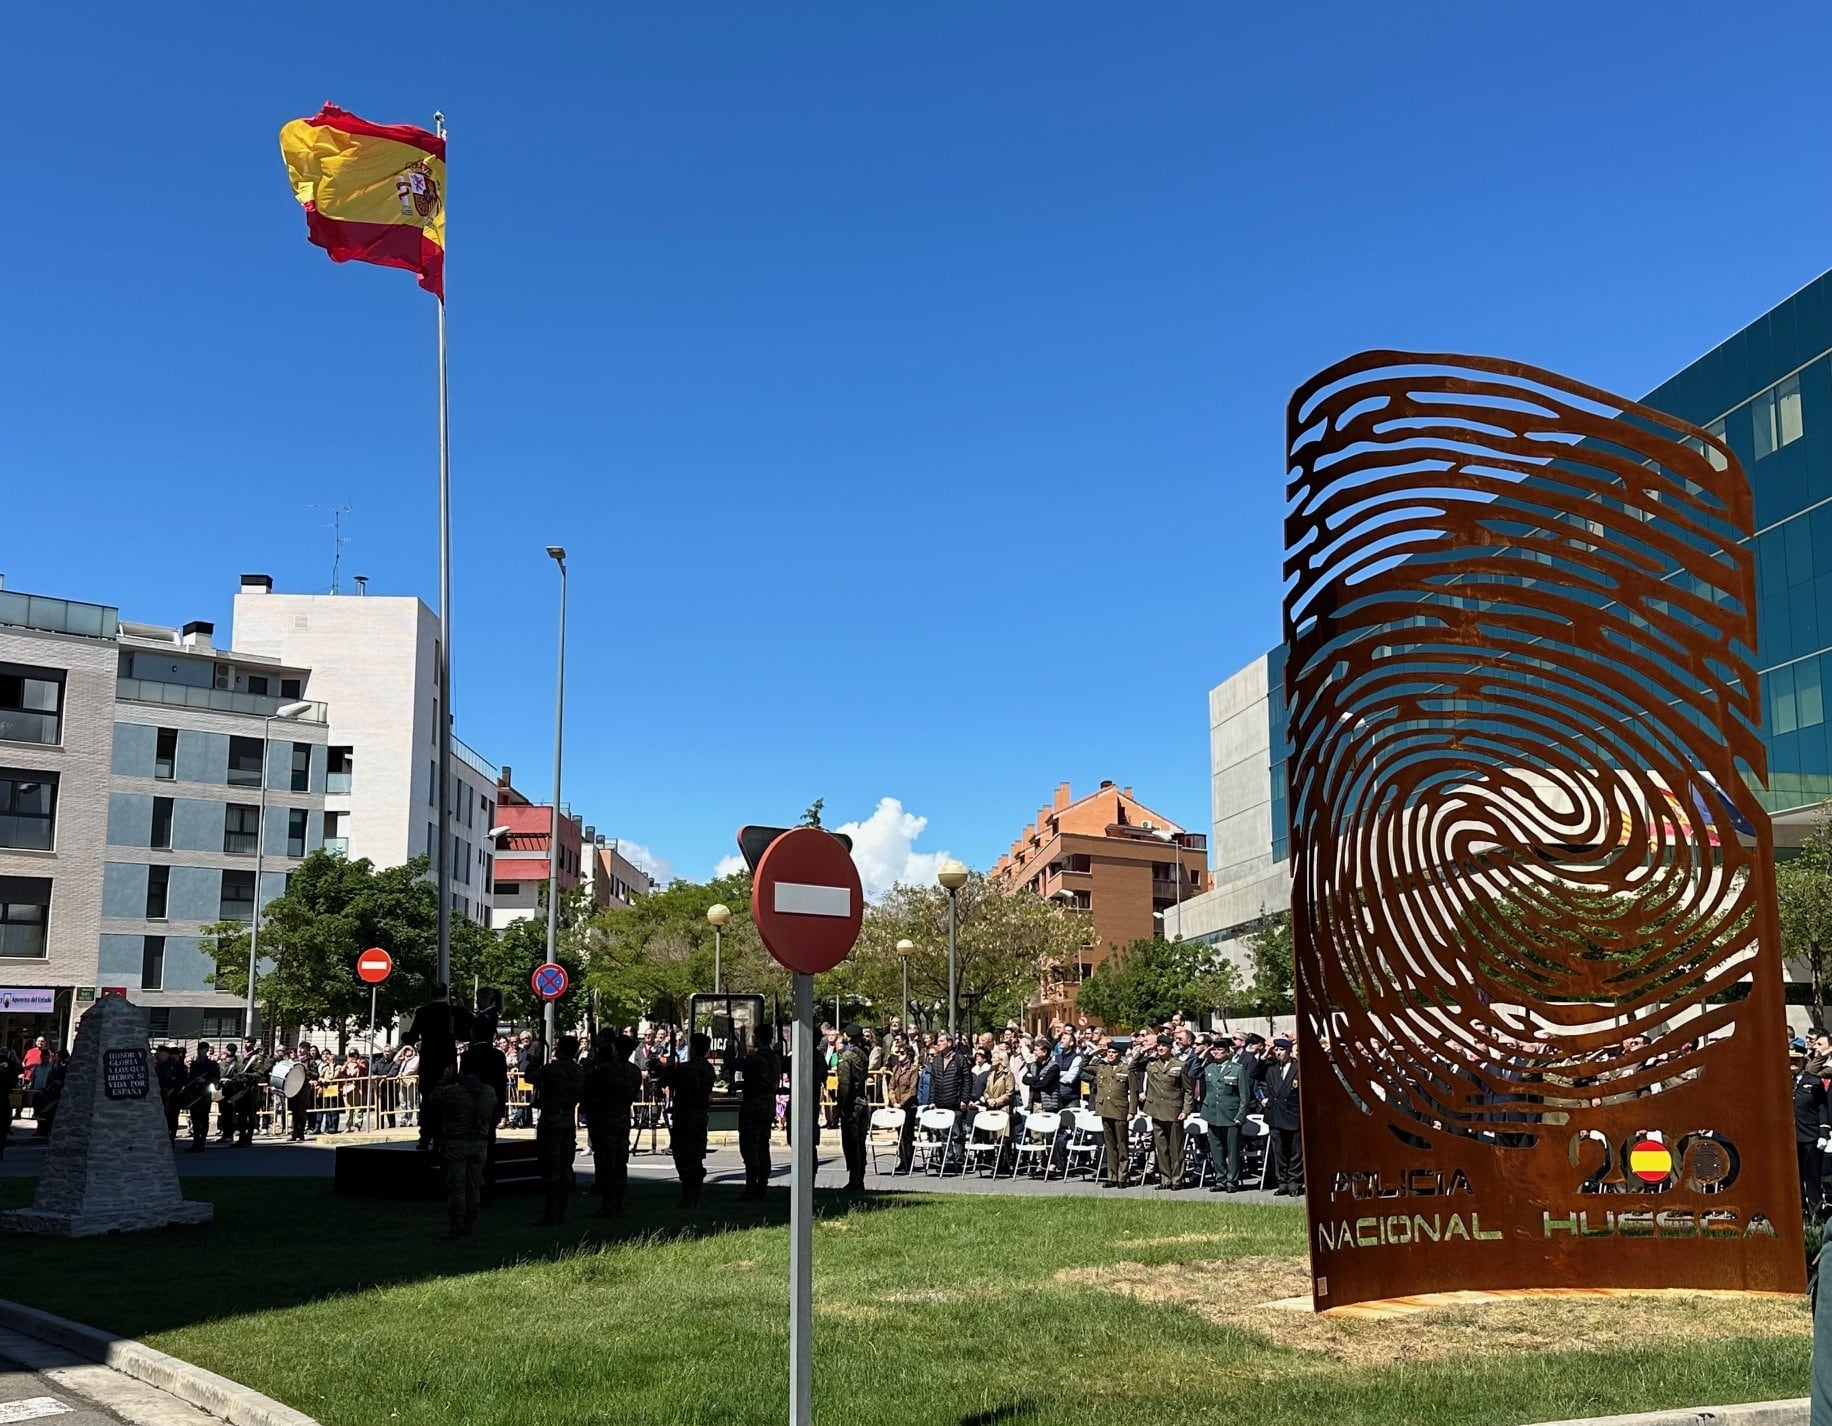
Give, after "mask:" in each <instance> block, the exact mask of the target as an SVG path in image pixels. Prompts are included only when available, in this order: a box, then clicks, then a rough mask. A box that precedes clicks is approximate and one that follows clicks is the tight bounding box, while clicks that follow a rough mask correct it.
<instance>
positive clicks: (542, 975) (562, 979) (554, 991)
mask: <svg viewBox="0 0 1832 1426" xmlns="http://www.w3.org/2000/svg"><path fill="white" fill-rule="evenodd" d="M528 984H530V985H532V986H533V987H534V993H535V994H536V995H538V996H540V997H541V999H543V1000H558V999H559V998H560V997H561V996H562V995H564V994H566V987H567V986H569V985H571V984H572V981H571V979H570V978H569V977H568V976H567V974H566V967H565V966H561V965H552V966H536V967H535V971H534V974H533V975H531V976H529V977H528Z"/></svg>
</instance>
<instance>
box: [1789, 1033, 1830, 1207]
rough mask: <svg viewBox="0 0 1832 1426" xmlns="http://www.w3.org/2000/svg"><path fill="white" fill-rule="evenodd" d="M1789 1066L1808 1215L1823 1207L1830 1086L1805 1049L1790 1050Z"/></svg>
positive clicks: (1797, 1152) (1802, 1192) (1797, 1150)
mask: <svg viewBox="0 0 1832 1426" xmlns="http://www.w3.org/2000/svg"><path fill="white" fill-rule="evenodd" d="M1788 1068H1789V1069H1791V1070H1792V1071H1793V1072H1794V1153H1795V1157H1796V1159H1797V1160H1798V1162H1799V1164H1800V1200H1801V1207H1802V1208H1803V1209H1804V1210H1805V1212H1806V1215H1807V1217H1809V1218H1812V1217H1814V1216H1815V1215H1817V1214H1818V1213H1819V1211H1820V1192H1821V1190H1820V1182H1819V1179H1820V1171H1821V1170H1820V1163H1821V1158H1822V1155H1821V1152H1820V1148H1819V1144H1820V1140H1822V1139H1824V1138H1826V1137H1827V1136H1828V1135H1832V1128H1828V1127H1827V1124H1826V1121H1827V1120H1828V1119H1832V1113H1828V1111H1827V1105H1826V1086H1825V1082H1824V1081H1823V1080H1821V1079H1820V1077H1819V1075H1818V1074H1817V1073H1816V1072H1815V1071H1814V1069H1813V1068H1812V1067H1811V1066H1810V1065H1809V1064H1808V1063H1807V1058H1806V1052H1805V1051H1804V1050H1792V1051H1790V1052H1789V1054H1788Z"/></svg>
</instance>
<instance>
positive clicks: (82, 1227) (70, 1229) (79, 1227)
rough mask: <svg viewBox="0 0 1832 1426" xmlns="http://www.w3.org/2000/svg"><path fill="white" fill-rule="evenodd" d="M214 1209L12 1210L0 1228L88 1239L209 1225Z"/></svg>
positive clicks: (185, 1203) (0, 1216)
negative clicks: (185, 1224)
mask: <svg viewBox="0 0 1832 1426" xmlns="http://www.w3.org/2000/svg"><path fill="white" fill-rule="evenodd" d="M215 1213H216V1209H215V1208H214V1207H213V1206H211V1205H210V1204H208V1203H195V1202H192V1201H190V1200H188V1199H187V1200H181V1201H179V1202H177V1203H171V1204H164V1205H158V1206H155V1205H151V1204H149V1205H147V1206H146V1207H144V1208H142V1209H137V1210H136V1209H131V1208H130V1209H125V1210H123V1211H120V1212H114V1213H88V1214H74V1215H73V1214H69V1213H49V1212H46V1211H45V1210H43V1209H40V1208H15V1209H12V1210H11V1211H9V1212H6V1213H0V1228H5V1229H7V1230H8V1231H9V1232H14V1233H49V1234H52V1235H54V1236H56V1237H60V1238H91V1237H96V1236H98V1235H99V1234H103V1233H137V1232H139V1231H140V1230H142V1229H144V1228H168V1227H171V1226H172V1225H173V1224H176V1223H208V1222H209V1221H210V1219H211V1218H212V1217H214V1216H215Z"/></svg>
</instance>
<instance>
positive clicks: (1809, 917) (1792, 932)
mask: <svg viewBox="0 0 1832 1426" xmlns="http://www.w3.org/2000/svg"><path fill="white" fill-rule="evenodd" d="M1775 901H1776V906H1777V909H1778V910H1779V912H1780V920H1781V947H1782V950H1783V951H1784V952H1785V953H1786V954H1787V956H1788V958H1789V959H1791V960H1797V961H1801V962H1803V963H1804V964H1805V966H1806V970H1807V977H1808V979H1809V981H1810V982H1811V985H1812V988H1813V1020H1814V1023H1815V1024H1820V1025H1823V1024H1824V1023H1825V1019H1826V953H1827V950H1828V948H1832V803H1822V804H1821V806H1820V810H1819V815H1818V816H1817V817H1816V818H1814V820H1813V829H1812V830H1811V831H1810V832H1808V833H1807V835H1806V839H1805V840H1804V841H1803V842H1802V843H1801V844H1800V855H1799V856H1797V857H1795V858H1794V859H1793V860H1791V861H1787V862H1783V863H1781V865H1780V866H1778V867H1776V869H1775Z"/></svg>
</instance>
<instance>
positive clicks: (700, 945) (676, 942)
mask: <svg viewBox="0 0 1832 1426" xmlns="http://www.w3.org/2000/svg"><path fill="white" fill-rule="evenodd" d="M715 903H723V904H724V905H725V906H727V907H729V908H730V909H731V913H732V917H731V921H730V923H729V924H728V925H727V926H726V928H725V932H724V937H723V942H724V944H723V952H722V955H721V957H720V980H721V982H722V984H723V986H724V988H725V989H727V990H731V991H737V992H741V993H756V994H761V995H763V996H764V997H765V998H766V999H771V1000H774V999H775V998H778V997H785V996H786V994H787V989H788V978H787V975H786V973H785V972H783V971H782V970H781V968H780V967H778V966H777V965H776V963H775V961H773V960H771V959H770V957H769V954H768V953H767V952H766V951H765V950H764V948H763V944H762V942H761V941H759V940H758V938H757V932H756V929H755V927H754V926H753V925H752V924H751V916H750V907H751V876H750V873H749V872H739V873H737V874H736V875H733V876H724V877H718V878H715V879H714V880H712V881H709V882H692V881H678V880H677V881H674V882H672V883H670V884H669V885H668V886H666V887H664V888H662V889H661V890H659V891H653V892H651V893H650V894H649V895H647V896H644V897H640V898H638V899H637V901H636V902H635V904H634V905H632V906H628V907H619V908H617V909H616V910H613V911H607V912H605V913H603V914H602V915H600V916H599V917H598V919H597V920H596V921H595V922H593V923H592V926H591V930H590V934H589V952H588V959H587V965H586V972H585V976H586V983H587V984H588V985H589V986H590V987H591V989H592V991H593V992H594V993H595V994H596V995H597V997H598V1010H599V1018H600V1019H601V1020H602V1021H604V1022H607V1023H611V1024H616V1025H629V1024H633V1023H634V1022H635V1021H637V1020H638V1019H641V1018H642V1017H643V1016H649V1017H652V1018H654V1019H658V1020H664V1021H669V1022H672V1023H675V1024H680V1023H683V1022H684V1021H685V1020H686V1018H687V1010H688V1003H687V1002H688V997H689V996H691V995H692V994H694V993H695V992H696V991H710V990H711V989H712V986H713V929H712V925H711V923H710V922H708V921H707V919H706V912H707V911H708V910H709V909H710V908H711V907H712V906H713V905H714V904H715Z"/></svg>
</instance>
